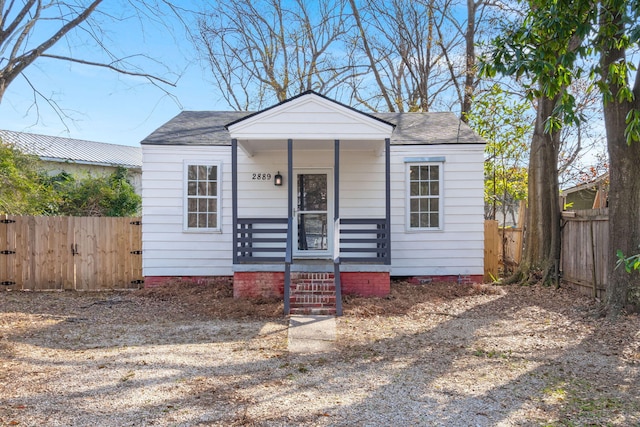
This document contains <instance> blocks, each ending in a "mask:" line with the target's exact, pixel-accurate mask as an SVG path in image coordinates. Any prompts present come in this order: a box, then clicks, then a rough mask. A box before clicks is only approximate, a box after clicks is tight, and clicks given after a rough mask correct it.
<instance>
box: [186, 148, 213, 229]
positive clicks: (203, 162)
mask: <svg viewBox="0 0 640 427" xmlns="http://www.w3.org/2000/svg"><path fill="white" fill-rule="evenodd" d="M189 166H216V167H217V172H218V173H217V177H216V179H217V183H218V191H217V193H218V196H217V198H218V203H217V204H216V205H217V208H218V209H217V212H216V218H218V226H217V227H216V228H190V227H189V215H188V198H189V195H188V194H187V193H188V186H189ZM182 169H183V171H182V231H183V232H185V233H221V232H222V216H221V213H222V162H221V161H211V160H198V159H186V160H183V165H182Z"/></svg>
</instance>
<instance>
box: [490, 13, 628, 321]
mask: <svg viewBox="0 0 640 427" xmlns="http://www.w3.org/2000/svg"><path fill="white" fill-rule="evenodd" d="M528 6H529V8H530V11H529V14H528V16H527V18H526V19H525V21H524V22H523V23H522V25H521V26H519V27H517V28H511V29H509V30H508V31H507V32H506V33H505V35H504V36H503V37H501V38H500V39H499V40H497V41H496V43H495V44H494V50H493V56H492V61H491V64H490V66H489V67H488V68H487V69H488V70H490V71H491V70H493V71H495V70H498V71H500V72H503V73H505V74H512V75H525V74H526V75H528V76H529V77H531V78H532V80H533V81H534V82H536V83H537V84H538V91H537V98H538V99H539V100H545V104H543V105H542V107H543V109H542V110H541V108H540V107H541V106H540V105H539V106H538V110H539V112H538V115H539V116H540V118H539V121H540V120H541V121H542V123H544V124H545V126H544V131H545V135H547V136H548V137H551V136H553V135H554V132H557V131H558V130H559V128H560V127H561V125H562V124H563V123H567V122H579V121H580V119H581V118H580V117H579V116H578V115H577V113H576V109H575V97H573V96H572V95H571V93H570V92H569V91H568V89H569V87H570V84H571V83H572V81H574V80H575V79H576V78H579V77H581V76H585V75H587V76H589V77H590V78H591V79H592V80H593V81H594V82H595V83H596V84H597V86H598V88H599V89H600V92H601V94H602V100H603V111H604V118H605V128H606V134H607V147H608V150H609V156H610V189H609V218H610V222H609V245H610V246H609V250H608V252H609V258H610V266H609V267H610V268H609V276H608V279H607V312H608V313H609V314H610V315H612V316H615V315H617V314H618V313H619V312H620V310H621V309H622V308H623V307H624V305H625V304H626V303H627V302H633V303H635V304H638V302H639V301H633V300H630V298H629V297H630V296H632V295H635V294H636V291H637V290H638V288H639V283H638V282H639V279H640V278H639V277H638V276H637V275H627V274H626V272H625V271H624V270H623V269H618V270H616V269H615V268H614V267H615V266H614V264H615V253H616V252H617V250H622V251H623V252H624V253H627V254H629V253H633V252H634V251H637V246H638V243H640V168H638V167H637V165H638V164H639V162H640V144H639V143H638V141H640V77H639V74H638V73H637V72H635V82H634V81H633V79H632V76H633V72H634V70H635V69H637V66H635V67H634V65H635V64H632V63H631V60H632V58H633V56H632V55H631V53H632V52H633V50H634V49H637V47H638V42H639V40H640V23H639V21H640V2H638V1H637V0H601V1H587V0H580V1H565V0H562V1H557V0H531V1H529V2H528ZM636 53H637V50H636ZM594 54H595V56H596V57H597V58H599V61H595V62H594V61H593V58H594ZM636 60H640V58H636ZM639 65H640V64H639ZM541 95H542V96H541ZM541 111H542V114H541ZM534 138H535V137H534ZM534 142H535V141H534ZM534 150H535V148H534V147H532V156H533V154H534V152H535V151H534ZM549 154H553V153H551V152H550V151H549ZM555 154H556V156H557V153H555ZM555 162H556V163H555V164H551V163H549V164H547V165H546V166H544V167H543V169H542V172H543V173H545V174H551V175H553V174H557V157H556V159H555ZM530 174H531V171H530ZM530 191H531V187H530ZM555 194H557V191H556V190H554V189H552V188H546V189H545V188H543V189H538V190H536V189H534V191H533V192H531V193H530V194H529V200H530V202H531V201H533V202H534V203H538V202H536V201H535V200H534V198H535V199H541V198H547V197H551V198H552V197H555ZM556 208H557V207H556ZM533 218H534V219H535V218H536V213H535V212H533ZM537 218H538V219H537V220H536V221H535V222H534V224H533V225H535V224H538V225H539V224H540V223H541V222H545V221H548V219H545V218H544V217H542V216H539V215H538V216H537ZM551 220H552V221H553V222H550V223H547V224H546V225H547V226H548V227H552V229H555V228H556V227H557V223H556V219H555V218H552V219H551ZM536 233H537V231H536V229H534V230H533V233H532V230H529V235H528V237H529V238H531V235H532V234H533V236H534V237H533V240H534V241H533V242H528V244H531V243H533V244H534V245H535V244H536V241H537V240H538V239H537V237H536ZM545 239H548V240H549V242H550V243H552V244H553V245H555V244H559V242H558V243H556V242H555V240H554V238H553V234H552V235H551V236H550V237H549V238H546V237H545ZM547 261H549V260H547Z"/></svg>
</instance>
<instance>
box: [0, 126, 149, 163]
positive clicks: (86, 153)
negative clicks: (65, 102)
mask: <svg viewBox="0 0 640 427" xmlns="http://www.w3.org/2000/svg"><path fill="white" fill-rule="evenodd" d="M0 141H2V142H4V143H8V144H11V145H14V146H15V147H16V148H18V149H19V150H21V151H23V152H26V153H28V154H33V155H36V156H38V157H40V158H41V159H42V160H48V161H54V162H73V163H83V164H95V165H100V166H123V167H126V168H139V167H141V166H142V150H141V148H140V147H130V146H126V145H117V144H107V143H104V142H94V141H85V140H82V139H72V138H61V137H58V136H48V135H39V134H33V133H26V132H13V131H9V130H0Z"/></svg>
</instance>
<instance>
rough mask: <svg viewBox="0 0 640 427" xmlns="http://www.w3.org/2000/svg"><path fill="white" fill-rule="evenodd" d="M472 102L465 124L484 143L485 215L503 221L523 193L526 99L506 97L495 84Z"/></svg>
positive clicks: (530, 117) (528, 128)
mask: <svg viewBox="0 0 640 427" xmlns="http://www.w3.org/2000/svg"><path fill="white" fill-rule="evenodd" d="M472 105H473V107H472V109H471V112H470V114H468V115H467V119H468V122H469V125H470V126H471V127H472V128H473V129H474V130H475V131H476V132H477V133H478V134H479V135H480V136H482V137H483V138H484V139H485V141H486V142H487V145H486V147H485V163H484V176H485V186H484V194H485V205H486V207H487V209H486V210H485V218H486V219H501V220H502V223H503V224H504V223H506V216H507V214H508V212H510V211H512V212H513V211H514V210H515V207H516V206H517V205H518V202H519V201H521V200H525V199H526V196H527V177H528V174H527V169H526V163H527V158H528V152H529V144H528V140H529V138H530V137H531V130H532V123H533V115H532V113H531V107H530V104H529V103H528V102H527V101H526V100H524V99H521V98H520V99H519V100H518V99H517V98H515V97H514V96H509V95H508V94H507V93H505V91H503V89H502V88H501V87H500V86H499V85H497V84H495V85H493V86H492V87H491V88H490V89H489V90H488V91H486V92H483V93H482V94H480V95H479V96H477V97H476V98H475V99H474V102H473V104H472ZM499 213H501V218H500V217H499V216H498V215H499Z"/></svg>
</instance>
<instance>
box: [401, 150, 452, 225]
mask: <svg viewBox="0 0 640 427" xmlns="http://www.w3.org/2000/svg"><path fill="white" fill-rule="evenodd" d="M407 166H408V195H407V201H408V206H407V208H408V209H407V224H408V225H409V227H408V228H409V229H410V230H439V229H441V228H442V223H443V221H442V220H443V216H442V205H443V199H442V175H443V173H442V167H443V163H442V162H437V163H409V164H408V165H407Z"/></svg>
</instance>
